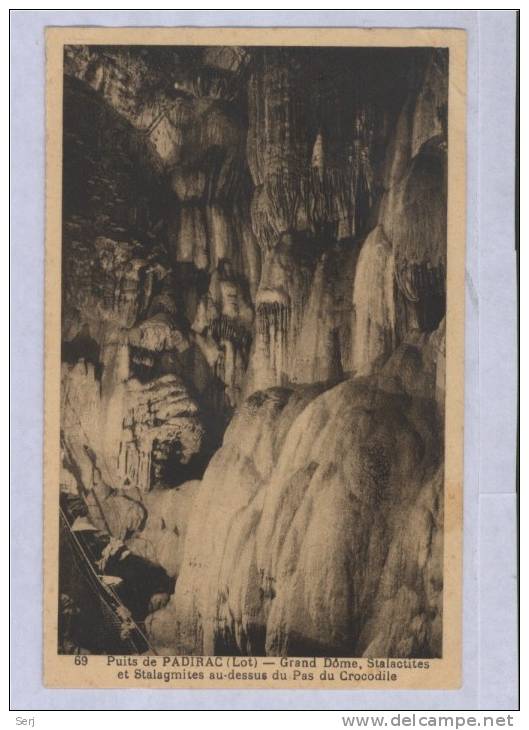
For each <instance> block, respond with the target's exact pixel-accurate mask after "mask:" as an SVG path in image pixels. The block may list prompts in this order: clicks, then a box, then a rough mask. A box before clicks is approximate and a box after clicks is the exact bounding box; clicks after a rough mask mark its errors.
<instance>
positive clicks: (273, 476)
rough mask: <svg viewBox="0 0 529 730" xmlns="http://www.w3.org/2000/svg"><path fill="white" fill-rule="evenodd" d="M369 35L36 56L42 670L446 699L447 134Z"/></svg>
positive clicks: (455, 532)
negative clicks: (44, 583)
mask: <svg viewBox="0 0 529 730" xmlns="http://www.w3.org/2000/svg"><path fill="white" fill-rule="evenodd" d="M72 30H73V29H72ZM63 32H64V29H63ZM114 32H115V31H114ZM110 33H112V31H110ZM367 33H368V32H367ZM388 33H389V34H391V33H392V31H385V36H384V37H381V41H377V37H376V36H375V37H374V39H373V41H371V40H370V39H369V38H367V37H366V36H365V35H362V36H361V42H360V43H358V44H355V43H354V42H353V43H349V44H345V43H343V42H337V43H335V44H333V42H332V37H331V38H330V39H329V40H326V41H325V44H324V45H323V44H319V45H316V44H314V45H313V44H311V43H309V42H307V43H300V42H297V41H294V42H290V43H289V42H288V41H289V36H288V34H286V35H284V36H282V40H281V41H280V42H279V43H274V39H273V37H270V38H269V39H268V40H267V37H266V33H264V32H263V31H261V38H262V40H261V42H260V43H259V44H256V43H250V42H248V43H247V44H246V45H245V44H244V42H241V43H237V44H236V43H233V44H231V45H230V44H229V43H227V44H225V45H218V44H215V35H212V34H210V35H209V36H208V39H209V42H200V36H198V40H195V41H194V42H190V43H186V37H187V36H186V35H185V34H184V35H183V36H182V37H181V39H180V40H179V42H178V43H170V42H165V41H164V37H158V38H156V41H155V42H149V39H148V38H147V39H146V40H142V38H141V36H140V37H138V40H137V41H136V42H122V41H121V38H120V36H119V35H116V36H115V38H112V40H110V41H109V38H111V36H110V35H108V34H107V36H105V37H102V38H101V42H100V43H96V42H93V41H92V38H95V37H96V36H97V31H94V30H92V31H90V33H88V34H87V37H86V42H82V41H83V38H82V30H81V29H75V32H72V34H71V42H69V41H70V39H68V38H66V39H65V41H64V42H61V43H57V44H56V53H55V55H54V58H55V59H58V60H60V63H58V64H55V65H54V66H53V67H50V68H51V71H50V72H49V76H48V87H49V88H51V86H53V88H54V89H55V92H54V96H53V99H54V100H55V101H56V102H57V103H55V102H53V104H52V102H51V101H50V99H49V100H48V129H50V120H52V123H53V125H54V129H55V130H56V132H57V133H56V135H55V136H56V145H54V147H53V150H52V154H53V158H52V166H53V169H54V170H56V171H57V176H56V178H55V183H54V188H53V190H55V191H56V195H55V196H54V197H51V198H50V193H49V194H48V206H49V208H50V206H51V207H52V208H53V211H54V216H55V219H56V223H57V225H56V226H55V227H54V229H53V234H52V237H51V239H50V236H49V235H48V242H47V246H48V257H49V258H48V270H47V276H48V284H47V287H48V288H47V297H48V299H47V303H48V320H47V321H48V337H51V338H52V340H48V343H50V342H53V343H55V344H53V345H49V346H48V347H47V357H48V362H47V368H48V378H51V379H53V383H55V384H56V387H55V386H50V380H48V390H47V406H48V409H51V412H52V418H53V421H54V423H55V426H53V428H52V429H50V428H48V431H47V452H46V459H47V460H48V461H49V462H51V461H53V460H55V462H56V464H55V463H54V466H53V467H51V468H49V469H48V480H47V489H48V491H47V494H46V505H47V515H48V522H47V535H48V534H49V535H51V537H50V538H49V539H50V540H51V543H50V545H53V550H51V552H50V550H48V552H47V554H46V561H47V567H46V569H47V576H48V580H49V581H52V583H53V589H50V590H49V592H48V593H47V596H48V597H49V600H48V603H47V611H48V613H49V614H50V615H52V618H51V619H50V620H51V623H50V624H49V625H50V626H51V629H50V631H51V634H50V632H48V638H49V639H50V643H48V645H47V651H48V652H50V651H51V652H52V653H53V652H54V654H55V655H56V657H58V658H59V659H60V658H61V657H70V656H74V657H75V663H76V665H77V666H81V667H82V666H83V665H86V664H88V662H89V661H90V657H91V656H92V655H96V656H103V657H107V659H106V660H105V661H106V665H105V666H107V667H108V666H110V667H111V668H113V669H114V668H116V667H117V666H120V665H124V666H139V664H138V660H137V659H136V658H134V659H133V658H132V657H139V656H141V657H156V656H159V657H165V658H168V657H173V658H175V660H174V661H173V660H171V663H169V661H167V662H166V661H163V660H162V661H163V666H164V667H166V666H167V667H175V666H176V667H182V666H191V667H196V666H201V664H202V662H201V661H200V662H199V661H197V659H198V658H199V657H209V658H210V659H209V662H210V664H211V665H212V666H213V665H215V661H214V660H212V659H211V658H215V657H223V658H226V657H231V659H230V660H229V661H230V662H231V664H230V665H229V666H233V667H238V666H242V667H245V666H250V667H251V668H252V671H251V672H250V674H249V675H248V676H241V677H240V679H241V680H244V679H250V680H259V679H260V678H261V679H262V677H259V676H258V675H259V672H260V671H261V670H264V671H266V670H267V669H268V670H269V671H270V670H271V669H273V668H274V667H276V668H277V669H281V668H282V667H287V668H289V671H292V670H295V669H296V667H297V669H299V668H300V667H301V668H304V670H305V672H306V673H307V676H306V677H304V676H302V675H301V672H299V671H298V672H297V674H295V675H289V677H288V679H289V680H291V679H296V680H299V681H301V680H308V679H312V680H317V676H316V675H315V676H309V675H310V668H311V667H314V666H316V665H317V666H320V664H319V663H318V662H319V661H320V660H321V662H324V663H322V664H321V666H324V667H329V666H331V667H333V666H334V667H335V668H338V672H337V673H336V674H337V676H338V675H340V671H339V668H346V669H348V670H350V671H353V675H351V676H349V675H348V676H347V677H345V676H341V675H340V676H339V677H338V678H339V679H340V680H347V681H350V680H352V679H356V680H358V679H359V678H360V680H361V681H372V680H374V681H382V682H384V681H390V676H393V675H390V676H388V672H389V670H391V669H394V668H396V669H399V670H408V669H409V670H413V671H417V672H421V671H422V673H424V674H426V673H427V670H428V669H429V668H431V667H432V666H433V665H434V664H435V661H436V660H440V661H442V660H450V662H451V664H450V667H451V670H450V672H451V673H450V672H448V669H447V670H446V671H444V674H443V673H441V675H440V676H442V677H443V678H444V679H443V680H442V681H445V682H449V683H450V682H454V681H456V682H457V681H458V680H457V675H458V666H459V653H460V651H459V645H458V642H459V638H458V636H459V634H458V631H459V622H460V616H459V613H460V603H459V591H460V585H459V583H460V565H459V561H460V540H461V536H460V532H461V515H460V504H461V498H462V496H461V495H462V490H463V483H462V470H461V454H462V388H463V359H462V358H463V355H462V322H463V317H464V312H463V289H462V287H461V286H460V283H461V281H462V280H463V279H462V277H463V261H464V171H463V160H462V157H460V158H459V159H457V157H456V158H455V162H454V157H453V155H454V150H455V149H458V150H459V151H461V149H462V145H463V142H462V138H463V135H462V130H463V129H464V119H463V120H462V121H460V122H459V125H457V124H450V123H449V119H452V117H451V115H452V114H453V113H454V110H452V108H451V104H452V103H453V100H454V95H453V93H452V92H451V91H450V89H451V83H452V72H453V62H454V58H453V57H452V56H451V54H452V49H451V48H450V38H447V42H445V43H443V33H445V31H438V35H437V36H435V35H434V34H430V36H428V32H425V33H423V35H422V36H421V32H420V31H417V32H416V33H417V34H418V35H417V36H416V40H415V41H414V36H413V31H409V33H410V35H409V36H408V37H407V40H406V41H405V42H399V43H397V44H392V43H391V42H390V43H387V44H385V43H384V38H388V37H389V36H388ZM395 33H396V34H397V35H398V34H399V31H395ZM446 33H448V35H449V32H446ZM217 35H218V37H219V38H220V40H222V38H221V35H220V31H219V33H218V34H217ZM78 36H79V38H77V37H78ZM429 38H431V39H433V42H431V43H428V39H429ZM242 40H243V41H244V35H243V36H242ZM218 42H219V41H217V43H218ZM463 42H464V38H463ZM463 48H464V45H463ZM48 63H49V64H50V59H49V58H48ZM50 74H51V75H50ZM50 84H51V86H50ZM58 90H59V91H58ZM59 92H60V93H59ZM459 93H460V94H463V95H464V88H462V89H461V88H460V89H459ZM59 102H60V104H59ZM457 103H458V104H459V105H461V102H460V101H459V102H457ZM50 104H52V106H50ZM55 153H56V154H55ZM50 154H51V153H50V151H49V155H50ZM48 160H50V157H49V158H48ZM449 161H450V164H449ZM449 170H450V172H449ZM48 175H50V171H49V172H48ZM456 175H457V178H456ZM450 181H452V183H451V182H450ZM451 184H452V187H450V186H451ZM461 192H462V195H461ZM52 195H53V192H52ZM449 203H450V204H449ZM452 204H453V206H454V207H453V209H452V208H451V205H452ZM48 230H50V229H48ZM50 247H52V249H53V253H52V254H51V253H50ZM454 251H456V253H454ZM50 256H51V264H50ZM450 272H451V275H452V278H451V276H450ZM50 302H51V303H50ZM55 302H56V303H57V306H55V304H54V303H55ZM59 330H60V335H59ZM50 331H52V334H51V335H50ZM55 332H56V335H57V338H55ZM450 337H452V340H451V343H452V344H451V345H450V346H448V345H447V343H448V342H449V341H450ZM55 345H57V346H55ZM55 353H56V357H57V360H56V361H55V360H52V359H51V358H53V357H55ZM59 360H60V361H59ZM50 373H52V374H51V375H50ZM56 397H57V400H55V398H56ZM450 398H452V401H451V405H449V399H450ZM448 408H450V409H451V421H450V423H449V422H448V419H447V410H448ZM49 412H50V411H48V413H49ZM55 454H56V456H55ZM450 460H453V461H450ZM449 462H450V465H449ZM50 469H51V471H50ZM449 470H450V471H449ZM448 472H449V473H450V475H451V477H450V478H449V477H448V476H447V474H448ZM50 473H52V474H53V477H52V479H51V480H50V478H49V475H50ZM50 481H53V482H54V483H53V484H52V485H51V486H50ZM57 481H58V483H57ZM447 510H450V512H449V514H447ZM53 551H55V552H54V553H53ZM49 585H51V583H50V584H49ZM447 585H449V590H448V591H447ZM50 637H51V638H50ZM118 656H119V657H121V659H117V658H116V657H118ZM126 657H130V659H129V660H127V659H126ZM179 657H180V660H179V659H178V658H179ZM182 657H187V658H188V661H187V662H186V663H182V661H181V658H182ZM244 657H249V658H251V660H249V661H250V663H249V664H248V662H247V660H245V659H244V660H243V661H242V662H241V661H239V660H238V659H237V658H244ZM329 657H331V658H332V661H331V662H329V661H327V660H326V659H325V658H329ZM124 658H125V659H124ZM255 658H272V661H270V662H266V661H264V665H265V666H262V665H263V662H262V660H261V659H259V661H260V662H261V663H260V664H257V665H256V664H252V662H254V661H257V660H256V659H255ZM295 658H309V659H307V660H304V661H303V660H301V659H295ZM346 658H356V660H359V661H352V660H351V661H347V660H346ZM148 662H149V660H148V659H147V660H146V662H145V666H147V664H148ZM274 662H275V663H274ZM333 662H334V664H333ZM266 665H268V666H266ZM142 666H143V664H142ZM217 666H218V665H217ZM307 669H308V670H309V671H307ZM149 671H150V670H149ZM355 671H356V672H361V674H356V675H354V672H355ZM136 672H140V673H141V672H144V673H145V672H146V670H144V669H141V670H140V669H137V670H136ZM252 672H253V674H252ZM147 674H148V672H147ZM161 674H163V672H161V673H160V675H161ZM160 675H159V674H157V673H156V671H154V670H153V673H152V676H151V675H150V674H148V676H145V677H140V676H139V675H138V674H136V675H135V678H136V679H139V680H141V679H146V680H160V681H161V683H162V685H163V682H164V681H166V682H167V681H168V680H167V679H165V678H164V677H162V676H160ZM449 675H450V676H449ZM269 676H270V675H269ZM394 676H395V680H393V681H396V680H397V675H394ZM202 678H203V679H204V680H207V679H208V676H207V674H206V676H204V677H202ZM219 678H220V677H219ZM279 678H280V677H279V676H278V677H274V679H279ZM320 678H321V677H320ZM171 679H176V680H178V679H190V677H189V676H188V677H186V676H185V673H184V674H182V675H181V676H180V675H175V676H174V677H171ZM223 679H224V680H226V677H224V678H223ZM283 679H286V675H285V677H283ZM410 681H411V680H410ZM421 681H422V680H421V679H419V680H418V682H419V683H420V682H421ZM440 681H441V680H440ZM94 686H95V685H94Z"/></svg>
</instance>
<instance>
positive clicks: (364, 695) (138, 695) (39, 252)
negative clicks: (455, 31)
mask: <svg viewBox="0 0 529 730" xmlns="http://www.w3.org/2000/svg"><path fill="white" fill-rule="evenodd" d="M49 25H108V26H137V25H146V26H177V25H188V26H189V25H191V26H193V25H195V26H201V25H205V26H212V25H214V26H249V25H254V26H315V27H318V26H323V27H325V26H328V27H330V26H357V27H366V26H384V27H445V28H446V27H451V28H464V29H466V30H467V32H468V80H469V83H468V237H467V264H466V283H467V286H466V305H467V309H466V372H465V408H466V417H465V495H464V504H465V527H464V620H463V634H464V653H463V664H464V680H463V686H462V688H461V689H460V690H458V691H449V692H448V691H435V692H432V691H428V692H426V691H425V692H409V691H384V692H382V691H381V690H373V691H342V690H340V691H336V690H335V691H300V690H297V691H292V692H289V691H286V690H281V691H276V690H226V691H222V690H215V691H202V690H192V691H186V690H136V689H134V690H123V691H119V690H48V689H45V688H44V687H43V685H42V680H41V673H42V571H41V562H42V561H41V556H42V501H41V493H42V457H43V453H42V426H43V320H44V314H43V293H44V139H45V133H44V128H45V124H44V108H45V107H44V92H45V82H44V79H45V76H44V28H45V27H46V26H49ZM515 54H516V16H515V13H514V11H460V12H458V11H411V10H409V11H328V12H325V11H307V10H302V11H278V10H273V11H266V10H261V11H246V12H245V11H235V10H234V11H180V12H177V11H152V12H146V11H136V12H133V11H107V12H102V11H77V10H76V11H41V12H35V11H15V12H12V14H11V124H12V141H11V175H12V178H11V184H12V188H11V191H12V199H11V223H12V229H11V230H12V240H11V276H12V287H11V320H12V322H11V324H12V328H11V332H12V343H11V394H12V414H11V429H12V430H11V433H12V461H11V463H12V474H11V500H12V501H11V546H12V570H11V623H12V625H11V652H12V653H11V683H12V693H11V708H12V709H16V710H45V709H61V710H62V709H71V710H80V709H99V710H103V709H123V710H125V709H142V710H146V709H158V710H159V709H165V710H170V709H199V708H200V709H230V710H233V709H294V710H298V709H304V710H311V709H315V710H316V709H317V710H322V709H329V710H331V709H334V710H348V711H354V710H369V709H373V710H383V709H388V710H421V709H424V710H436V709H440V710H448V709H466V710H477V709H494V710H501V709H516V707H517V669H518V668H517V653H516V652H517V607H516V567H517V566H516V497H515V489H516V484H515V464H516V462H515V457H516V388H517V370H516V268H515V267H516V260H515V251H514V202H515V201H514V141H515V78H516V77H515V63H516V55H515Z"/></svg>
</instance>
